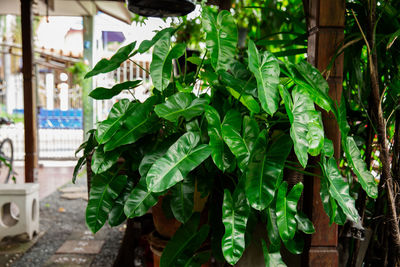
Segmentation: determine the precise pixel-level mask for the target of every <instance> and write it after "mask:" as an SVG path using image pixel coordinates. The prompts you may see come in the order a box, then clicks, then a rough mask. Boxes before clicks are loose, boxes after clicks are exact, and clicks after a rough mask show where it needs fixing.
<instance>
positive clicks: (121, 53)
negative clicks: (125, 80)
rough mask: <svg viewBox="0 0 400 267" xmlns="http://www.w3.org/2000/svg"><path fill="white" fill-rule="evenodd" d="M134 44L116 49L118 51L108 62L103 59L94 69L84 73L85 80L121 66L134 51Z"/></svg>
mask: <svg viewBox="0 0 400 267" xmlns="http://www.w3.org/2000/svg"><path fill="white" fill-rule="evenodd" d="M135 46H136V42H133V43H130V44H128V45H126V46H124V47H121V48H120V49H118V51H117V52H116V53H115V54H114V55H113V56H112V57H111V58H110V59H109V60H108V59H105V58H103V59H102V60H100V61H99V62H98V63H97V64H96V66H94V68H93V69H92V70H91V71H89V72H88V73H86V75H85V79H87V78H90V77H92V76H96V75H98V74H100V73H107V72H110V71H113V70H115V69H117V68H119V67H120V66H121V64H122V63H123V62H124V61H125V60H128V59H129V58H130V57H131V52H132V51H133V49H135Z"/></svg>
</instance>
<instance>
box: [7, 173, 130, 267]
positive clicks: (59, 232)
mask: <svg viewBox="0 0 400 267" xmlns="http://www.w3.org/2000/svg"><path fill="white" fill-rule="evenodd" d="M67 174H68V175H67ZM71 174H72V168H71V167H62V168H56V167H52V168H48V167H46V168H43V169H42V170H41V171H40V173H39V182H40V184H41V185H40V186H41V191H40V194H41V200H40V234H39V235H38V236H37V237H36V238H35V239H34V240H33V241H31V242H26V241H25V242H23V241H21V240H19V239H18V238H14V239H13V240H8V241H4V240H3V242H2V243H0V266H16V267H30V266H32V267H39V266H55V267H56V266H64V267H65V266H70V267H72V266H99V267H103V266H104V267H106V266H112V263H113V261H114V259H115V257H116V254H117V252H118V248H119V245H120V243H121V240H122V237H123V232H124V226H120V227H116V228H112V229H111V228H110V227H109V226H105V227H103V229H102V230H101V231H100V232H98V233H97V234H96V235H93V234H92V233H91V232H90V231H88V229H87V227H86V225H85V208H86V204H87V200H86V199H85V198H86V195H87V193H86V178H79V179H78V181H77V184H76V185H73V184H72V183H70V182H69V181H70V179H71ZM67 177H68V179H67ZM44 183H46V184H45V185H44ZM65 183H66V184H65ZM59 184H65V185H64V186H63V187H62V188H61V191H62V192H61V191H60V190H57V191H55V192H53V193H51V192H52V191H54V189H55V188H56V187H58V185H59ZM43 188H44V189H43ZM63 195H64V197H69V198H73V199H66V198H64V197H62V196H63Z"/></svg>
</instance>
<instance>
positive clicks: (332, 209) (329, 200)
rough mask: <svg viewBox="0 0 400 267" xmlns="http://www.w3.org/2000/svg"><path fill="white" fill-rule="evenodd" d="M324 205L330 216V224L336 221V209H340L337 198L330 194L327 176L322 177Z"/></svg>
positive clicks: (321, 194) (321, 193)
mask: <svg viewBox="0 0 400 267" xmlns="http://www.w3.org/2000/svg"><path fill="white" fill-rule="evenodd" d="M319 195H320V196H321V200H322V206H323V207H324V210H325V212H326V214H327V215H328V216H329V225H331V224H332V223H334V222H335V217H336V211H337V209H338V206H337V203H336V200H335V199H334V198H333V197H331V195H330V194H329V181H328V179H327V178H326V177H322V178H321V188H320V191H319Z"/></svg>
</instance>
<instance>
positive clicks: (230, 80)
mask: <svg viewBox="0 0 400 267" xmlns="http://www.w3.org/2000/svg"><path fill="white" fill-rule="evenodd" d="M221 77H222V79H223V80H224V82H225V83H226V84H227V85H228V86H229V87H227V88H226V89H227V91H228V92H229V93H230V94H231V95H232V96H233V97H234V98H235V99H238V100H239V101H240V103H242V104H243V105H244V106H245V107H247V109H248V110H249V111H251V112H254V113H259V112H260V105H259V104H258V102H257V100H255V99H254V97H253V96H251V95H249V94H247V93H246V92H244V89H245V86H246V84H247V82H246V81H242V80H239V79H236V78H235V77H233V76H232V75H231V74H229V73H228V72H226V71H223V72H221Z"/></svg>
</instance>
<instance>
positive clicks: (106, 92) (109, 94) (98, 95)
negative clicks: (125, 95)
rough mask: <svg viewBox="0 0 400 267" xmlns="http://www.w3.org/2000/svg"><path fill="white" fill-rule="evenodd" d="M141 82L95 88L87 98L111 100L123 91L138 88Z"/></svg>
mask: <svg viewBox="0 0 400 267" xmlns="http://www.w3.org/2000/svg"><path fill="white" fill-rule="evenodd" d="M141 82H142V81H141V80H137V81H127V82H123V83H119V84H116V85H114V86H113V87H112V88H110V89H109V88H104V87H97V88H96V89H94V90H93V91H91V92H90V93H89V96H90V97H92V98H94V99H96V100H104V99H111V98H113V97H114V96H116V95H119V94H120V93H121V92H122V91H123V90H128V89H135V88H136V87H138V86H140V83H141Z"/></svg>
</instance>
